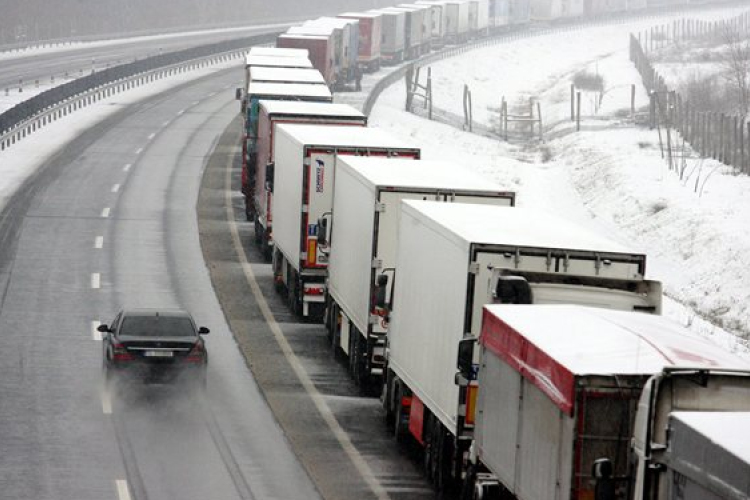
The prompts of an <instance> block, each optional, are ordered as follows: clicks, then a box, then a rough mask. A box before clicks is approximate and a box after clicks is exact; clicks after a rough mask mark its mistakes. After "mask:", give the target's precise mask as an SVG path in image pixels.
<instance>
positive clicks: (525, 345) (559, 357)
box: [480, 209, 750, 414]
mask: <svg viewBox="0 0 750 500" xmlns="http://www.w3.org/2000/svg"><path fill="white" fill-rule="evenodd" d="M510 210H516V209H510ZM480 342H481V343H482V345H484V346H485V348H486V349H487V350H489V351H491V352H492V353H494V354H495V355H496V356H498V357H500V358H501V359H503V360H504V361H505V362H506V363H508V364H509V365H511V366H512V367H513V368H515V369H516V370H517V371H519V372H520V373H521V374H522V375H523V376H524V377H525V378H526V379H528V380H529V381H530V382H532V383H533V384H534V385H536V386H537V387H538V388H539V389H540V390H541V391H542V392H544V393H545V394H546V395H547V396H548V397H549V398H550V399H551V400H552V401H553V402H554V403H555V404H556V405H557V406H558V407H559V408H560V409H561V410H563V411H565V412H567V413H568V414H572V411H573V406H574V401H575V384H576V377H581V376H586V375H602V376H611V375H644V376H650V375H653V374H656V373H659V372H661V371H662V370H663V369H664V368H667V367H686V368H687V367H689V368H713V369H721V368H724V369H739V370H749V371H750V361H747V360H746V359H744V358H741V357H739V356H737V355H735V354H732V353H730V352H728V351H726V350H724V349H722V348H721V347H719V346H718V345H717V344H714V343H712V342H709V341H708V340H706V339H704V338H702V337H699V336H697V335H696V334H694V333H693V332H691V331H690V330H689V329H687V328H686V327H684V326H682V325H680V324H679V323H676V322H675V321H673V320H671V319H668V318H665V317H663V316H656V315H652V314H645V313H638V312H624V311H615V310H607V309H601V308H592V307H584V306H575V305H533V306H529V305H487V306H485V307H484V313H483V316H482V333H481V335H480ZM480 384H481V382H480Z"/></svg>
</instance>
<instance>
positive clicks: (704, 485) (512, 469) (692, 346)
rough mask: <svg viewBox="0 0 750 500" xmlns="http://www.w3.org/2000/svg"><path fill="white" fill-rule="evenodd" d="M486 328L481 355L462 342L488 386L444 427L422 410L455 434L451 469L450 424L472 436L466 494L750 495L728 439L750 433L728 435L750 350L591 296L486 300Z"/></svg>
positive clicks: (471, 372)
mask: <svg viewBox="0 0 750 500" xmlns="http://www.w3.org/2000/svg"><path fill="white" fill-rule="evenodd" d="M462 342H465V343H466V344H467V345H469V347H471V344H473V340H465V341H462ZM479 342H480V349H481V352H480V356H479V358H480V360H481V361H480V365H479V366H477V365H473V364H472V359H471V356H470V355H466V353H465V352H464V353H461V352H460V351H461V350H462V349H460V348H459V349H457V351H458V352H457V354H458V356H459V357H462V354H463V357H462V358H463V362H461V363H459V365H460V366H459V374H458V375H457V378H460V379H462V380H464V379H466V378H468V379H474V378H477V380H476V382H474V381H472V384H474V383H477V384H478V391H477V393H478V397H477V398H476V399H475V400H474V398H473V396H472V395H471V394H470V395H469V397H468V403H467V405H466V411H465V412H464V413H463V414H459V413H458V410H459V407H458V406H455V405H454V408H453V411H452V412H451V415H450V417H451V420H450V422H449V426H447V427H446V430H447V432H445V433H443V434H441V435H440V436H441V437H436V436H435V434H434V433H432V434H431V435H430V436H429V438H428V437H426V436H425V434H424V431H425V429H428V428H429V426H433V427H434V426H441V425H444V424H443V423H442V420H441V421H440V422H436V421H435V415H434V414H433V413H430V412H428V410H427V407H426V405H424V410H423V413H422V414H421V418H423V419H424V420H423V421H422V422H421V423H420V422H419V419H417V423H412V424H411V425H412V427H414V428H415V429H416V430H419V429H417V427H419V428H420V429H421V430H422V432H423V434H422V436H421V437H422V439H423V440H424V439H431V440H432V442H433V443H434V444H436V445H437V444H438V443H439V444H441V445H442V446H443V449H442V450H440V449H438V447H437V446H436V447H435V448H434V451H433V454H435V455H437V457H436V458H435V460H436V461H437V462H439V463H438V464H436V467H438V470H440V471H441V473H446V474H447V473H448V471H447V470H445V468H446V466H447V465H448V464H447V463H445V461H444V460H443V461H441V460H440V459H439V455H440V453H441V452H442V453H446V452H450V450H451V446H452V445H451V444H450V442H451V437H449V436H448V434H450V433H452V432H455V433H456V434H455V435H459V436H463V437H466V438H467V439H468V440H472V439H473V446H472V452H471V456H470V460H469V463H470V464H471V466H470V468H469V471H468V474H467V481H466V492H467V493H469V492H470V493H471V495H467V497H469V498H475V499H480V498H481V499H487V498H517V499H519V500H527V499H528V500H531V499H533V500H547V499H549V500H551V499H571V500H573V499H575V500H579V499H580V500H583V499H597V500H604V499H613V500H614V499H622V500H626V499H627V500H630V499H633V500H662V499H663V500H666V499H674V498H680V499H688V498H691V499H701V500H709V499H719V498H747V493H748V491H749V487H748V480H747V475H746V472H747V470H748V461H747V458H750V457H748V454H747V449H745V450H744V451H742V450H738V451H737V452H736V453H735V454H734V455H733V454H732V452H731V451H730V450H732V448H733V446H732V444H731V443H732V441H733V440H741V441H742V442H747V440H746V439H745V438H744V437H743V436H746V433H745V432H742V431H739V432H738V433H737V434H736V435H734V437H733V438H731V439H727V436H731V435H732V434H731V429H737V428H738V427H737V424H738V423H739V422H742V424H741V425H743V426H744V427H746V426H747V424H748V423H750V413H739V414H738V413H734V412H748V411H750V361H748V360H747V359H745V358H741V357H739V356H737V355H734V354H732V353H729V352H727V351H726V350H724V349H722V348H720V347H719V346H717V345H716V344H713V343H711V342H709V341H707V340H705V339H703V338H701V337H698V336H697V335H694V334H691V332H690V331H688V330H687V329H686V328H685V327H683V326H681V325H679V324H676V323H674V322H672V321H671V320H668V319H666V318H662V317H659V316H652V315H645V314H637V313H631V312H622V311H612V310H603V309H594V308H588V307H581V306H560V305H552V306H550V305H546V306H545V305H543V306H534V307H528V306H518V305H490V306H487V307H486V308H485V310H484V321H483V326H482V332H481V336H480V339H479ZM454 352H455V350H454ZM429 354H430V353H425V355H429ZM446 355H448V353H446ZM477 372H478V377H475V375H476V373H477ZM449 378H450V377H449ZM458 390H459V388H458V387H455V390H454V392H457V391H458ZM469 392H470V393H471V392H474V391H472V390H470V391H469ZM419 407H421V405H420V404H417V405H416V406H415V405H412V415H415V414H416V413H418V412H416V411H415V408H419ZM721 412H731V413H721ZM722 422H726V423H727V425H728V427H727V428H725V429H721V430H720V431H717V429H720V426H721V424H722ZM417 424H419V425H417ZM732 424H733V425H732ZM734 442H736V441H734ZM631 443H632V445H631ZM459 446H460V445H459ZM734 449H735V450H737V447H734Z"/></svg>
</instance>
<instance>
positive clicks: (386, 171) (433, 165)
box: [344, 156, 507, 193]
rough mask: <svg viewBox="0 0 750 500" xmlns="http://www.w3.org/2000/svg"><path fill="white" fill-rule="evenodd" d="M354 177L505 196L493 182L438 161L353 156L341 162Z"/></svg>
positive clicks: (386, 183)
mask: <svg viewBox="0 0 750 500" xmlns="http://www.w3.org/2000/svg"><path fill="white" fill-rule="evenodd" d="M344 162H346V163H347V164H349V165H350V166H351V167H352V169H353V171H354V172H355V174H356V175H357V176H358V177H359V178H360V179H362V180H363V181H367V182H368V183H372V184H375V185H378V186H391V187H394V188H420V187H422V186H429V188H430V189H433V190H434V189H441V190H445V191H446V192H451V191H455V190H466V191H471V190H477V191H497V192H498V193H500V192H503V193H507V190H506V189H504V188H503V187H502V186H500V184H497V183H496V182H493V181H491V180H489V179H487V178H485V177H482V176H481V175H479V174H476V173H474V172H472V171H471V170H468V169H466V168H464V167H461V166H460V165H456V164H455V163H450V162H446V161H438V160H419V161H414V160H398V159H382V158H374V157H363V156H353V157H350V158H346V159H345V160H344Z"/></svg>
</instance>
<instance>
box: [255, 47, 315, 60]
mask: <svg viewBox="0 0 750 500" xmlns="http://www.w3.org/2000/svg"><path fill="white" fill-rule="evenodd" d="M247 55H248V56H271V57H302V58H309V57H310V53H309V52H308V51H307V49H284V48H281V47H251V48H250V51H249V52H248V53H247Z"/></svg>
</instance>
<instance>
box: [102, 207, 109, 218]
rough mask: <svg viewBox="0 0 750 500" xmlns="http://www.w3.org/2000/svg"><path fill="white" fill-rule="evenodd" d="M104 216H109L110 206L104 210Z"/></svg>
mask: <svg viewBox="0 0 750 500" xmlns="http://www.w3.org/2000/svg"><path fill="white" fill-rule="evenodd" d="M102 217H109V207H107V208H105V209H104V210H102Z"/></svg>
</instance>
